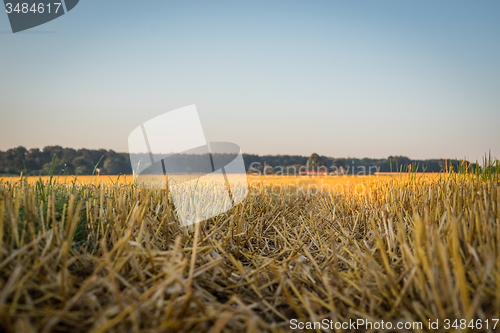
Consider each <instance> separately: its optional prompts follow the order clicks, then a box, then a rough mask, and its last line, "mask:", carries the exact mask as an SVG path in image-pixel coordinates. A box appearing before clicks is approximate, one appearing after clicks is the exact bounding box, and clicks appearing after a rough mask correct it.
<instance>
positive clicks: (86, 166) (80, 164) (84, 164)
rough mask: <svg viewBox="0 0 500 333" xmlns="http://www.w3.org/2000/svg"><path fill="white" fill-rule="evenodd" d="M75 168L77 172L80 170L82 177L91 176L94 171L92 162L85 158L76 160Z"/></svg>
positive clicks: (81, 157)
mask: <svg viewBox="0 0 500 333" xmlns="http://www.w3.org/2000/svg"><path fill="white" fill-rule="evenodd" d="M73 166H74V167H75V171H76V170H78V174H80V175H90V174H91V173H92V171H93V170H94V166H93V165H92V162H91V161H90V160H89V159H87V158H85V157H83V156H79V157H77V158H75V159H74V160H73Z"/></svg>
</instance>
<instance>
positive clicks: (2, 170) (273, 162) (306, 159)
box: [0, 146, 475, 175]
mask: <svg viewBox="0 0 500 333" xmlns="http://www.w3.org/2000/svg"><path fill="white" fill-rule="evenodd" d="M54 156H55V165H54V171H55V173H56V174H59V173H61V174H76V173H78V174H80V175H89V174H92V172H93V171H94V168H96V167H97V168H99V171H100V174H104V175H118V174H132V167H131V165H130V159H129V154H128V153H117V152H115V151H113V150H105V149H99V150H91V149H78V150H76V149H72V148H62V147H60V146H48V147H45V148H43V149H41V150H40V149H38V148H33V149H29V150H28V149H26V148H24V147H17V148H14V149H9V150H7V151H0V174H3V175H9V174H10V175H19V174H20V173H21V172H27V173H28V175H46V174H48V173H49V172H50V168H51V165H52V162H53V159H54ZM243 157H244V161H245V167H246V170H247V171H248V172H260V173H264V170H265V173H266V174H273V173H276V172H284V173H287V171H286V170H287V167H291V168H289V170H299V168H301V167H302V169H305V170H311V169H313V170H314V169H315V168H319V167H322V168H327V169H328V170H329V171H336V172H337V171H339V170H340V171H341V172H343V173H349V174H351V173H354V174H357V173H358V172H359V170H361V169H362V168H363V167H364V168H365V170H366V172H368V170H369V168H371V170H374V169H377V171H379V172H391V171H392V172H396V171H400V170H402V171H407V170H408V166H410V165H411V166H412V168H413V170H415V168H416V167H417V166H418V171H425V172H439V171H443V170H446V169H450V167H451V166H453V169H454V170H457V169H458V167H459V165H460V164H461V163H462V162H463V161H460V160H446V159H431V160H412V159H410V158H408V157H404V156H389V157H388V158H383V159H370V158H363V159H359V158H332V157H328V156H319V155H317V154H313V155H311V156H298V155H265V156H259V155H254V154H244V155H243ZM182 159H183V161H185V162H184V163H187V164H189V165H192V166H193V168H192V169H193V170H196V169H197V168H196V165H197V164H198V163H201V162H199V161H200V158H199V157H198V156H196V155H182ZM466 163H467V164H468V165H469V167H471V168H473V167H474V166H475V165H474V164H470V163H469V162H466ZM375 167H376V168H375ZM186 171H187V172H189V170H186Z"/></svg>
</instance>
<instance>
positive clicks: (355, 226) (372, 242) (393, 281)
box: [0, 175, 500, 333]
mask: <svg viewBox="0 0 500 333" xmlns="http://www.w3.org/2000/svg"><path fill="white" fill-rule="evenodd" d="M499 210H500V187H499V184H498V181H497V180H491V179H490V180H488V179H486V180H483V179H478V178H476V177H473V176H467V177H465V176H457V175H454V176H448V177H397V178H393V179H384V180H381V181H372V182H371V183H369V184H367V191H366V192H365V194H364V195H358V194H356V193H344V194H331V193H326V192H323V193H319V194H317V195H303V194H302V193H301V192H294V191H293V190H291V191H290V193H289V195H285V194H282V195H280V196H277V195H275V194H273V193H272V192H269V191H266V190H265V189H264V190H263V191H259V193H258V194H256V195H252V194H251V195H249V196H248V197H247V199H246V200H245V202H244V203H242V204H241V205H239V206H237V207H236V208H235V209H233V210H232V211H230V212H228V213H227V214H224V215H221V216H218V217H216V218H213V219H210V220H208V221H205V222H203V223H199V224H196V225H195V226H192V227H186V228H181V227H180V226H179V224H178V223H177V222H176V220H175V216H174V212H173V211H172V202H171V200H170V199H169V197H168V195H167V193H165V192H162V191H149V190H141V189H139V188H137V187H135V186H134V185H131V184H126V183H120V182H117V183H115V184H99V185H95V184H94V185H92V184H79V183H78V182H75V183H73V184H59V183H52V182H47V181H45V182H42V181H41V182H39V183H38V184H30V183H27V182H24V181H22V180H21V181H18V182H17V183H10V182H7V183H5V182H4V183H1V184H0V329H1V330H3V331H7V332H61V331H71V332H88V331H90V332H96V333H97V332H129V331H130V332H205V331H210V332H263V331H272V332H280V331H288V330H289V329H290V323H289V320H290V319H292V318H297V319H299V320H302V321H320V320H322V319H325V318H328V319H331V320H334V321H348V320H349V319H357V318H364V319H368V320H372V321H380V320H384V321H392V322H394V323H395V322H397V321H421V322H424V323H427V322H428V320H429V319H430V320H436V319H440V320H441V321H442V320H444V319H446V318H448V319H455V318H458V319H466V320H467V322H469V320H471V319H476V320H477V319H482V320H486V319H491V318H499V317H500V288H498V285H499V284H500V256H499V251H500V248H499V246H500V243H499V241H500V224H499V222H500V221H499ZM426 330H427V329H426V325H424V331H426ZM483 330H484V329H483ZM441 331H445V330H444V329H442V330H441ZM490 331H492V330H491V329H490Z"/></svg>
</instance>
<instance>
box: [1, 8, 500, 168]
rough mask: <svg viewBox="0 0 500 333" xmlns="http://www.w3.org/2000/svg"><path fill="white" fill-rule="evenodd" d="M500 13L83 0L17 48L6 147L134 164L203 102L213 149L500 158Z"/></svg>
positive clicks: (7, 59) (6, 108) (8, 64)
mask: <svg viewBox="0 0 500 333" xmlns="http://www.w3.org/2000/svg"><path fill="white" fill-rule="evenodd" d="M499 32H500V3H499V2H494V1H481V2H473V1H412V2H410V1H404V2H403V1H383V0H380V1H305V0H302V1H245V2H242V1H147V2H139V1H118V0H114V1H113V0H105V1H102V0H101V1H95V0H88V1H80V3H79V5H78V6H77V7H75V8H74V9H73V10H72V11H71V12H69V13H68V14H66V15H64V16H62V17H61V18H59V19H56V20H54V21H52V22H49V23H46V24H44V25H42V26H39V27H36V28H33V29H31V30H28V31H26V32H21V33H17V34H12V33H11V32H10V26H9V23H8V18H7V15H6V14H2V13H0V117H1V118H0V149H2V150H5V149H8V148H12V147H16V146H19V145H24V146H25V147H27V148H33V147H39V148H42V147H43V146H46V145H62V146H65V147H73V148H83V147H84V148H105V149H114V150H117V151H127V137H128V135H129V133H130V132H131V131H132V130H133V129H134V128H136V127H137V126H138V125H139V124H141V123H143V122H145V121H147V120H148V119H150V118H153V117H155V116H157V115H160V114H162V113H164V112H167V111H170V110H174V109H177V108H180V107H183V106H186V105H190V104H196V106H197V108H198V112H199V114H200V117H201V120H202V124H203V127H204V131H205V136H206V138H207V140H209V141H229V142H234V143H237V144H239V145H240V146H241V148H242V150H243V152H246V153H258V154H300V155H309V154H311V153H312V152H317V153H319V154H322V155H327V156H333V157H340V156H342V157H346V156H352V157H387V156H389V155H406V156H409V157H412V158H438V157H448V158H461V157H464V156H465V157H467V158H469V159H471V160H475V159H480V158H481V156H482V155H483V154H484V153H485V152H487V151H488V150H489V149H491V151H492V154H493V155H495V156H497V157H500V134H499V133H500V131H499V129H498V128H499V124H500V93H499V91H500V33H499Z"/></svg>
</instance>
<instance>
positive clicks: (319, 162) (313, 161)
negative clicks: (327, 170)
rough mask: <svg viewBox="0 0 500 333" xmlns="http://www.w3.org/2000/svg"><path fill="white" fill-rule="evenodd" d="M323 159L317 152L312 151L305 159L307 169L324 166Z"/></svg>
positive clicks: (316, 168)
mask: <svg viewBox="0 0 500 333" xmlns="http://www.w3.org/2000/svg"><path fill="white" fill-rule="evenodd" d="M324 166H325V161H324V160H323V159H322V158H321V157H319V155H318V154H316V153H313V154H311V156H310V157H309V159H308V160H307V170H318V168H319V167H324Z"/></svg>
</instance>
